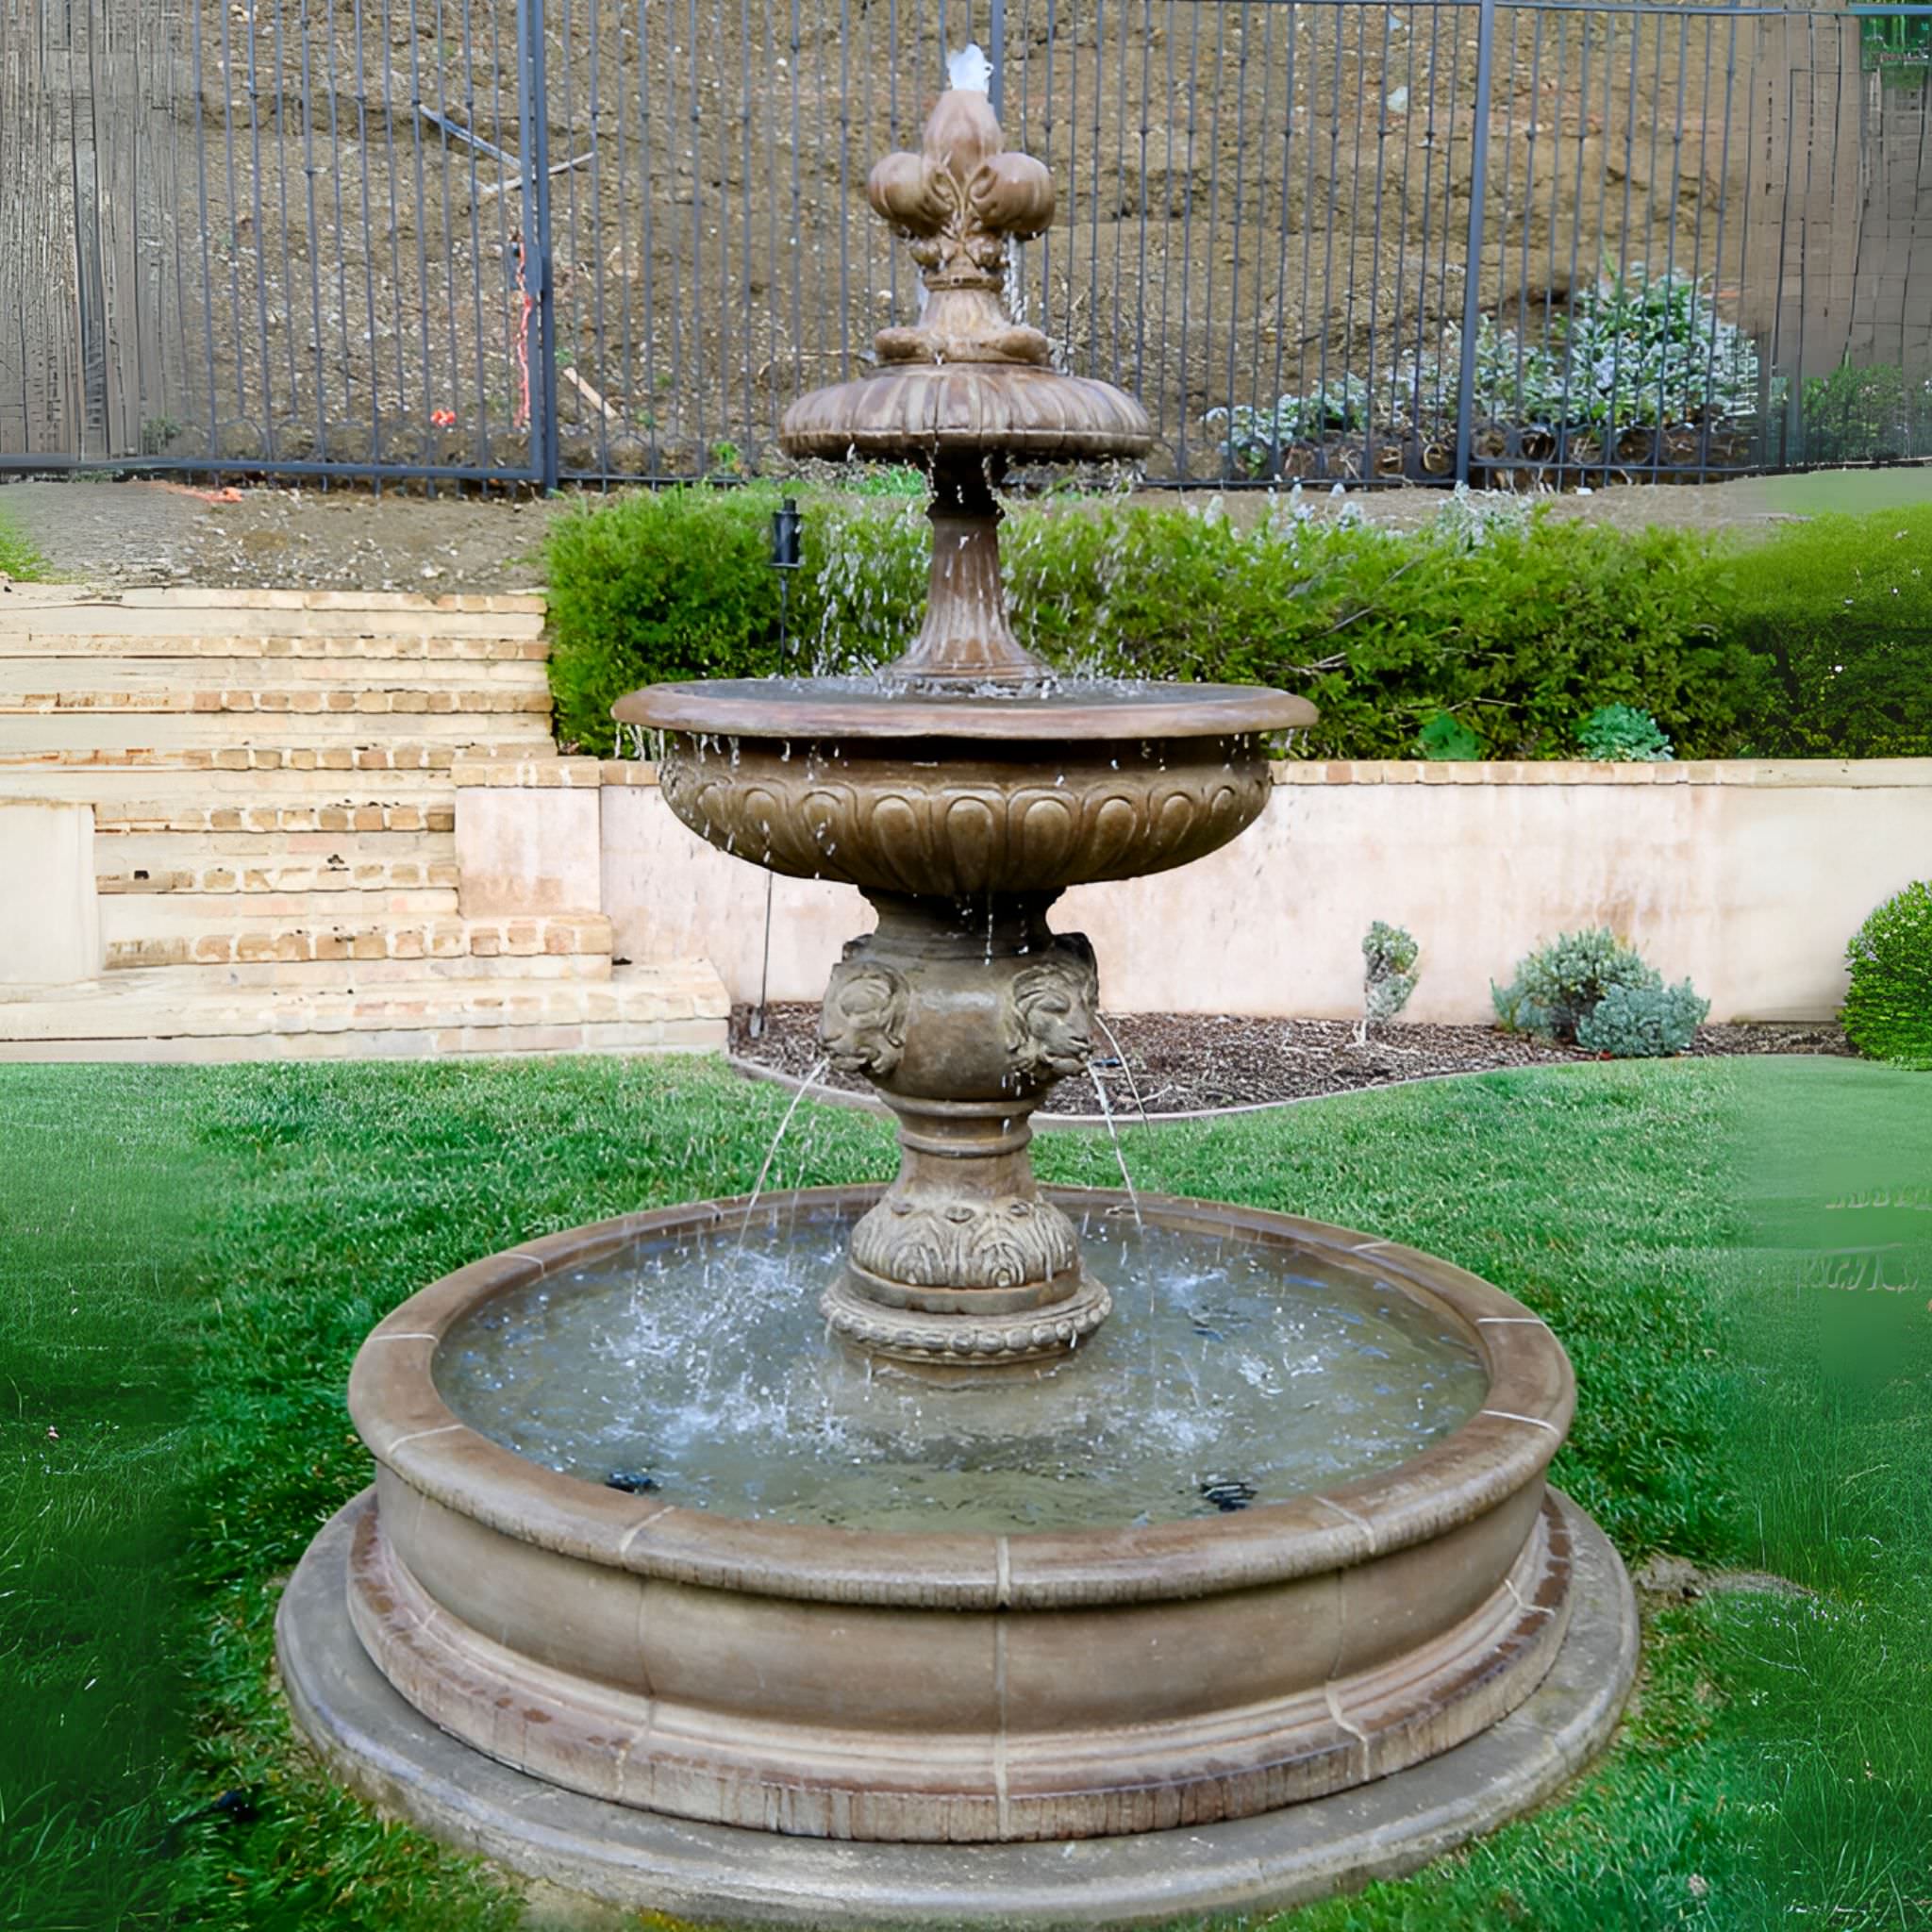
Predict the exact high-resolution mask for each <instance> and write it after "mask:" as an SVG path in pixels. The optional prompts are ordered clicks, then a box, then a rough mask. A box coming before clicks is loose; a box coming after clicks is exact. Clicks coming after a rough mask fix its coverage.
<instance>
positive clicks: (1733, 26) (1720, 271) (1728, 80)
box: [1697, 16, 1764, 448]
mask: <svg viewBox="0 0 1932 1932" xmlns="http://www.w3.org/2000/svg"><path fill="white" fill-rule="evenodd" d="M1709 25H1711V27H1712V29H1713V30H1715V25H1716V24H1715V23H1714V22H1712V23H1709ZM1737 73H1738V23H1737V19H1736V17H1735V16H1733V18H1732V20H1731V22H1730V25H1729V29H1728V35H1727V43H1726V46H1725V50H1724V134H1723V136H1722V138H1721V140H1720V142H1719V155H1718V168H1719V175H1718V179H1719V183H1720V186H1719V189H1718V197H1717V240H1716V242H1715V245H1714V247H1713V250H1712V263H1713V266H1712V287H1713V291H1717V290H1722V288H1723V287H1724V212H1725V207H1726V204H1727V202H1728V200H1729V193H1730V182H1731V92H1732V87H1733V84H1734V83H1735V81H1736V78H1737ZM1751 152H1752V151H1751V147H1750V144H1749V142H1746V143H1745V148H1744V156H1745V163H1746V165H1747V166H1748V165H1749V164H1750V160H1751ZM1744 205H1745V207H1746V208H1748V207H1749V206H1750V205H1751V192H1750V185H1749V183H1748V182H1747V183H1746V185H1745V192H1744ZM1697 219H1698V222H1699V224H1700V225H1702V223H1703V220H1704V197H1703V195H1702V194H1700V195H1699V196H1698V198H1697ZM1743 292H1744V275H1743V272H1742V269H1741V267H1740V272H1739V275H1738V294H1739V299H1740V301H1741V300H1742V297H1743ZM1754 347H1755V344H1754ZM1716 372H1717V330H1716V329H1715V328H1713V329H1712V330H1711V332H1710V348H1709V351H1708V353H1707V355H1706V357H1705V361H1704V416H1705V422H1706V424H1708V423H1709V421H1710V400H1711V390H1712V388H1713V386H1714V384H1715V380H1716ZM1763 433H1764V425H1763V418H1762V414H1761V412H1760V415H1759V420H1758V435H1759V437H1760V439H1761V438H1762V436H1763ZM1706 447H1707V448H1708V430H1707V432H1706Z"/></svg>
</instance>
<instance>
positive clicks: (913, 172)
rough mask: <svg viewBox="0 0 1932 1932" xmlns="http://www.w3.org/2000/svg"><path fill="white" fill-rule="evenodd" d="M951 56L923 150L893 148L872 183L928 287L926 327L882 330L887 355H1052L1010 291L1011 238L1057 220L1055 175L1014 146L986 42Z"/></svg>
mask: <svg viewBox="0 0 1932 1932" xmlns="http://www.w3.org/2000/svg"><path fill="white" fill-rule="evenodd" d="M975 57H976V58H975ZM949 64H950V67H951V71H952V72H951V78H952V85H951V86H950V87H948V88H947V90H946V92H944V93H942V94H941V96H940V98H939V104H938V106H937V107H935V108H934V109H933V111H932V118H931V119H930V120H929V121H927V123H926V124H925V139H924V146H923V148H922V150H921V152H920V153H918V154H916V155H915V154H903V153H902V154H891V155H888V156H886V158H884V159H883V160H882V161H880V162H879V163H878V165H877V166H876V167H875V168H874V169H873V171H872V178H871V180H870V181H869V182H868V183H867V184H866V193H867V195H868V197H869V198H870V200H871V202H872V205H873V207H874V208H876V209H877V210H878V212H879V213H880V214H881V215H882V216H884V217H885V219H886V220H887V221H888V222H890V223H891V225H892V226H893V228H894V229H896V230H897V231H898V232H899V233H900V234H902V235H904V236H906V237H908V239H909V240H910V242H911V243H912V250H911V253H912V258H913V260H914V261H916V262H917V263H918V264H919V266H920V267H921V269H922V270H924V280H925V286H926V290H927V300H926V306H925V313H924V317H923V318H922V320H921V321H920V323H919V325H918V326H917V327H913V328H888V329H884V330H882V331H881V332H880V334H879V337H878V352H879V358H880V360H881V361H884V362H1026V363H1044V362H1045V361H1046V360H1047V341H1046V338H1045V337H1044V336H1043V335H1041V333H1040V331H1039V330H1038V329H1035V328H1027V327H1025V326H1024V325H1021V324H1017V323H1015V322H1014V321H1013V320H1012V319H1011V317H1010V316H1008V313H1007V308H1006V303H1005V300H1004V295H1003V291H1004V289H1005V286H1006V274H1007V244H1008V242H1025V241H1029V240H1030V239H1031V238H1032V237H1034V236H1036V235H1041V234H1044V233H1045V232H1046V229H1047V226H1048V225H1049V224H1050V223H1051V222H1052V220H1053V207H1054V192H1053V176H1052V175H1049V174H1048V173H1047V171H1046V169H1045V168H1044V166H1042V165H1041V163H1040V162H1039V161H1037V160H1035V159H1034V158H1033V157H1032V156H1031V155H1022V154H1008V152H1007V151H1006V139H1005V136H1004V135H1003V134H1002V133H1001V131H1000V124H999V122H998V120H997V119H996V118H995V117H994V114H993V111H992V104H991V101H990V100H989V99H988V98H987V93H986V80H987V77H988V75H989V72H990V70H989V69H988V67H987V65H986V60H985V57H984V56H983V55H981V54H980V53H979V49H978V48H977V47H969V48H968V49H967V50H966V51H965V53H964V54H962V55H956V56H955V57H954V58H953V59H952V61H951V62H950V63H949Z"/></svg>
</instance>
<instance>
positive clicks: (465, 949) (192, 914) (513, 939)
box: [101, 893, 610, 973]
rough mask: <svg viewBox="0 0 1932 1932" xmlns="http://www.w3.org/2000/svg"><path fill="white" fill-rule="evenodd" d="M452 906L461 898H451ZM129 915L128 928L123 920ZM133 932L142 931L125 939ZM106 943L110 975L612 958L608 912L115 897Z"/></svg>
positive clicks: (105, 921) (107, 914)
mask: <svg viewBox="0 0 1932 1932" xmlns="http://www.w3.org/2000/svg"><path fill="white" fill-rule="evenodd" d="M406 896H407V895H406ZM448 896H449V897H450V898H451V900H452V902H453V901H454V898H455V895H454V894H453V893H452V894H450V895H448ZM124 909H125V911H126V912H127V913H128V915H129V916H128V917H127V918H126V919H125V920H124V919H123V918H122V917H120V915H121V914H122V912H123V911H124ZM127 925H132V926H134V927H135V928H136V929H135V930H134V931H132V932H129V931H127V930H125V927H126V926H127ZM101 936H102V940H103V941H104V943H105V944H106V947H107V966H108V972H109V973H113V972H117V971H121V970H123V969H125V968H126V967H130V966H227V965H249V964H259V963H263V962H267V961H274V962H275V963H276V964H278V965H285V966H294V965H306V964H310V963H327V962H330V961H340V960H345V959H348V960H375V959H462V958H507V959H529V958H546V957H548V958H570V957H577V956H582V957H587V958H603V959H605V960H606V961H607V962H608V958H609V956H610V922H609V921H608V919H606V918H605V917H604V916H603V914H602V913H597V912H585V913H568V912H566V913H553V914H550V915H548V916H546V917H543V918H530V919H459V918H457V917H456V916H455V908H454V904H452V906H451V908H450V909H449V911H448V912H447V913H446V914H442V915H441V916H439V915H438V914H436V913H417V912H412V911H409V910H408V909H403V910H398V911H394V912H364V913H361V914H359V915H358V914H354V913H348V912H344V913H343V914H341V916H338V917H331V916H330V915H329V913H328V912H327V911H326V910H325V911H323V912H321V913H320V914H317V913H313V912H309V913H305V912H300V911H296V912H260V913H258V912H254V911H252V910H250V909H248V908H247V907H246V905H245V904H244V905H243V906H242V907H240V908H236V907H234V906H233V905H232V904H231V903H228V902H221V901H210V900H202V901H200V902H199V903H198V904H192V905H191V906H190V908H187V909H186V910H185V911H184V909H183V908H181V907H180V905H179V902H171V900H170V899H168V898H165V897H164V898H162V899H159V900H158V901H141V900H136V899H130V898H128V897H121V898H108V899H105V900H103V901H102V903H101Z"/></svg>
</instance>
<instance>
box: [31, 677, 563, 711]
mask: <svg viewBox="0 0 1932 1932" xmlns="http://www.w3.org/2000/svg"><path fill="white" fill-rule="evenodd" d="M191 668H192V667H191ZM11 681H12V682H18V680H17V679H16V680H11ZM7 682H8V680H0V718H59V717H67V716H70V715H74V714H76V713H78V714H84V715H85V716H87V717H89V718H101V717H108V718H123V717H136V718H180V717H193V718H205V719H209V720H213V719H217V718H234V717H244V718H257V717H296V718H302V719H304V720H308V719H315V720H317V721H327V720H333V719H342V718H394V717H408V718H414V717H424V718H476V717H484V718H500V717H516V716H521V715H523V714H525V713H527V714H529V715H531V716H533V717H542V718H547V717H548V716H549V715H550V692H549V691H548V689H547V688H545V689H538V688H536V687H527V688H525V687H524V686H521V685H511V684H506V685H504V686H502V687H501V688H494V687H492V688H491V689H488V690H471V689H468V688H466V687H464V686H460V685H455V684H449V685H429V684H422V685H413V686H412V685H410V684H409V683H408V679H407V678H398V679H397V680H396V681H395V682H394V683H393V684H376V683H374V682H371V681H366V680H363V679H359V678H358V679H354V680H350V681H348V682H346V683H342V682H333V681H332V682H327V683H325V682H322V681H321V680H317V681H316V682H314V683H311V684H301V685H270V686H261V687H257V686H255V685H245V684H244V685H240V686H234V687H229V686H225V685H217V684H214V683H212V682H210V681H209V680H207V679H195V678H192V676H191V677H190V678H188V679H185V680H180V681H177V682H175V683H172V684H169V685H166V686H164V685H162V684H161V683H160V682H159V681H158V680H157V681H156V682H155V683H153V684H152V685H149V684H145V683H137V682H135V681H134V680H131V679H124V680H122V682H121V683H120V684H119V685H117V686H98V687H97V686H88V687H85V688H71V687H70V688H68V689H64V690H60V691H14V690H8V689H6V688H5V685H6V683H7Z"/></svg>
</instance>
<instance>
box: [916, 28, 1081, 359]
mask: <svg viewBox="0 0 1932 1932" xmlns="http://www.w3.org/2000/svg"><path fill="white" fill-rule="evenodd" d="M1056 4H1057V0H1046V87H1045V92H1044V95H1043V98H1042V105H1041V159H1042V160H1044V161H1045V163H1046V165H1047V168H1048V170H1049V172H1051V171H1052V169H1053V165H1054V162H1053V55H1054V45H1055V42H1057V41H1058V38H1059V23H1058V18H1057V17H1056V11H1055V8H1056ZM940 5H941V14H943V11H944V7H945V0H940ZM941 52H942V53H943V50H941ZM1052 314H1053V230H1052V229H1051V228H1049V229H1048V230H1047V231H1046V232H1045V234H1043V235H1041V238H1040V326H1041V328H1042V329H1044V330H1045V331H1046V332H1047V333H1048V334H1049V335H1051V334H1052V333H1053V325H1052V323H1051V321H1050V320H1049V318H1050V317H1051V316H1052Z"/></svg>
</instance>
